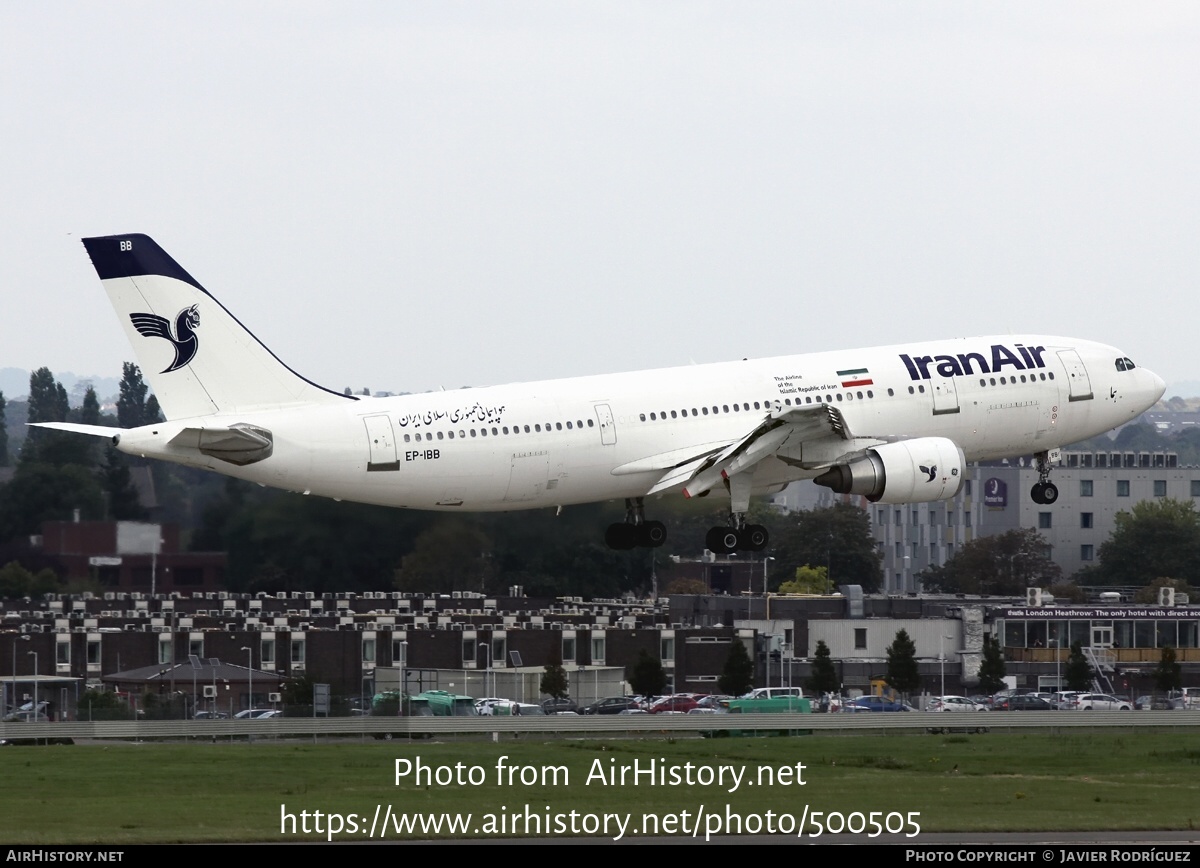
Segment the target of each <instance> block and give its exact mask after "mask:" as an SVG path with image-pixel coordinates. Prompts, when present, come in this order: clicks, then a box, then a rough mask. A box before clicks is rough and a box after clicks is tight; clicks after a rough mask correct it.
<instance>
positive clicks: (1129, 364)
mask: <svg viewBox="0 0 1200 868" xmlns="http://www.w3.org/2000/svg"><path fill="white" fill-rule="evenodd" d="M1136 367H1137V365H1135V364H1134V363H1133V359H1128V358H1125V359H1117V370H1118V371H1132V370H1133V369H1134V368H1136Z"/></svg>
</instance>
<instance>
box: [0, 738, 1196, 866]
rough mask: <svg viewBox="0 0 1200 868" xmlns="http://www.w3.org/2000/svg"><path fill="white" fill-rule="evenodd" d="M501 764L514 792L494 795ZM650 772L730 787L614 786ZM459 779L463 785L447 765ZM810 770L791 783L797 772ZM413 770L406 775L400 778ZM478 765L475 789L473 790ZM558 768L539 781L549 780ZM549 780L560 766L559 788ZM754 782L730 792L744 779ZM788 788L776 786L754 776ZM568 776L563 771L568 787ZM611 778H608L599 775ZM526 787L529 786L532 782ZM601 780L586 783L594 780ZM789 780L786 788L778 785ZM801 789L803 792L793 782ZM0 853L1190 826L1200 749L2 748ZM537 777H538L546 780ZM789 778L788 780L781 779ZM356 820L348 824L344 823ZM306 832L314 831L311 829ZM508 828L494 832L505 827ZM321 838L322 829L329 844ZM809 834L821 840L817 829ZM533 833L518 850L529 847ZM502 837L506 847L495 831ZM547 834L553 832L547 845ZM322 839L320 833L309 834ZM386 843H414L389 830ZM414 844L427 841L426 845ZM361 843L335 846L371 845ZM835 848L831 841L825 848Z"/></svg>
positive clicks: (787, 742)
mask: <svg viewBox="0 0 1200 868" xmlns="http://www.w3.org/2000/svg"><path fill="white" fill-rule="evenodd" d="M501 756H507V757H508V759H507V760H506V764H507V766H510V767H514V768H515V769H516V771H514V772H513V778H512V783H511V784H508V783H504V784H503V785H500V784H498V783H497V771H496V765H497V761H498V759H499V758H500V757H501ZM418 758H419V759H420V761H421V763H423V764H424V765H425V766H426V767H429V768H431V769H434V768H436V767H439V766H442V767H444V768H443V769H442V772H441V775H442V781H443V783H442V784H439V783H437V778H436V777H434V776H433V774H432V773H431V775H430V780H429V781H426V780H421V781H420V782H415V781H413V779H412V778H413V775H412V774H411V773H410V774H409V775H408V776H406V777H404V778H403V779H402V780H401V781H400V783H399V784H398V785H397V783H396V779H395V775H396V761H397V760H398V759H401V760H408V761H410V762H412V763H414V764H415V762H416V760H417V759H418ZM635 760H636V761H637V762H639V763H640V764H641V768H643V769H645V768H646V767H647V765H648V763H649V761H650V760H655V761H657V762H665V763H667V764H668V765H677V766H679V767H680V768H679V772H680V775H681V776H683V777H685V778H686V774H687V770H686V767H685V764H687V763H691V764H692V766H693V768H692V776H693V778H697V777H698V775H700V774H702V773H706V772H701V769H707V770H709V771H712V772H714V773H715V772H716V771H717V770H718V769H719V767H721V766H722V765H724V766H728V769H729V771H727V777H726V779H725V782H724V785H718V784H716V783H714V784H711V785H708V786H705V785H702V784H701V783H699V782H696V781H693V783H692V784H690V785H689V784H688V783H686V780H684V781H681V782H679V783H671V782H670V781H668V782H667V783H666V784H665V785H657V784H655V785H651V784H650V782H649V780H648V779H647V778H646V777H645V776H643V777H642V778H641V779H640V780H639V781H638V783H636V784H634V783H632V779H631V778H630V774H631V772H627V773H626V775H627V777H626V783H625V785H624V786H621V785H620V784H619V783H618V784H616V785H613V784H611V783H610V782H609V776H610V775H611V774H612V773H614V772H615V773H617V774H619V772H620V769H621V768H623V767H624V768H629V769H632V767H633V763H634V761H635ZM456 763H461V764H462V769H461V771H459V772H457V773H456V772H455V771H454V769H453V766H454V765H455V764H456ZM798 763H800V764H803V766H804V768H803V769H802V770H799V771H798V770H797V768H796V766H797V764H798ZM402 765H403V764H402ZM471 767H476V770H475V777H476V780H477V781H479V780H480V778H482V782H479V783H477V784H471V783H465V782H464V783H463V784H461V785H460V784H459V783H457V782H456V781H454V782H450V781H449V780H448V776H449V778H458V777H459V776H460V775H461V776H462V779H463V780H464V781H466V780H467V778H466V775H467V773H468V772H469V770H470V769H471ZM544 768H545V769H546V771H545V772H543V769H544ZM550 768H558V769H560V770H559V771H558V772H557V775H558V780H557V781H556V780H554V779H553V777H552V773H551V771H550V770H549V769H550ZM739 768H740V769H742V770H743V775H744V777H743V778H742V781H741V784H740V786H738V787H737V789H736V791H735V792H729V789H730V788H731V787H732V786H733V780H732V777H730V775H732V774H733V773H734V772H735V771H736V770H737V769H739ZM768 768H769V769H770V770H771V771H772V772H773V773H775V774H777V775H779V776H780V777H777V778H775V779H774V780H773V782H772V779H770V778H767V777H764V778H763V779H762V780H758V779H757V776H758V775H759V774H762V772H760V769H768ZM561 769H565V774H566V776H568V777H569V782H568V781H567V780H566V779H565V778H564V773H563V772H562V771H561ZM601 770H602V771H603V774H604V780H603V781H602V780H601V779H600V777H599V771H601ZM522 774H524V775H525V778H526V780H527V781H529V783H527V784H522V783H520V780H521V775H522ZM589 775H591V781H590V782H588V778H589ZM787 775H790V776H791V777H790V778H785V777H784V776H787ZM797 776H799V777H800V779H802V780H803V781H804V783H803V785H801V784H799V783H798V782H796V780H795V778H796V777H797ZM0 778H2V779H3V781H4V783H5V786H4V788H3V791H2V793H0V827H2V828H0V840H2V841H3V842H4V843H10V844H21V843H29V844H73V843H112V844H133V843H163V842H245V841H262V842H276V841H292V840H297V839H298V838H303V837H305V836H304V835H302V834H298V835H297V836H295V837H293V836H292V835H290V834H289V835H287V836H284V835H282V834H281V832H280V823H281V812H282V811H283V808H282V807H281V806H286V811H287V812H289V813H291V814H294V815H296V816H297V818H298V820H297V828H298V829H299V828H302V824H301V822H300V820H299V817H300V812H302V811H309V812H315V811H321V812H323V813H329V812H333V813H336V814H339V815H350V814H355V815H358V816H360V817H362V818H363V819H362V821H361V823H362V825H363V826H364V827H365V826H366V825H367V824H368V823H369V821H370V820H371V818H372V817H374V816H376V806H377V805H384V806H386V805H390V806H391V809H392V811H393V812H406V813H407V812H451V813H457V814H465V813H471V814H472V815H473V817H474V818H475V822H476V825H479V824H480V823H481V822H483V819H482V818H483V816H484V815H485V814H489V813H497V814H511V813H514V812H523V811H524V810H525V806H526V805H528V806H529V810H530V811H532V812H534V813H536V814H539V815H545V814H546V813H553V814H564V815H565V814H569V812H571V811H578V812H592V813H606V812H613V813H622V814H624V813H629V814H631V815H634V816H636V817H637V818H641V816H642V814H644V813H655V814H659V815H665V814H669V813H671V814H678V813H680V812H683V811H688V812H689V813H690V814H691V815H692V816H693V817H694V816H695V815H696V812H697V810H698V809H699V808H700V806H701V805H703V806H704V810H705V811H706V812H707V813H709V814H712V813H713V812H722V813H723V812H725V810H726V806H730V810H732V811H735V812H738V813H740V814H743V815H745V814H748V813H750V812H757V813H759V814H764V813H765V812H767V811H774V812H776V813H778V812H790V813H793V814H795V815H796V816H797V817H799V816H800V815H801V813H802V811H803V810H804V809H805V806H808V808H809V811H810V816H811V812H812V811H823V812H829V811H838V812H843V813H845V814H849V813H850V812H855V811H857V812H863V813H866V812H870V811H882V812H885V813H886V812H899V813H901V814H907V813H908V812H910V811H919V812H920V817H919V820H918V822H919V825H920V828H921V831H922V832H935V831H936V832H980V831H1033V830H1046V831H1088V830H1097V831H1101V830H1103V831H1108V830H1155V829H1192V828H1194V827H1195V826H1196V825H1197V824H1200V739H1197V738H1194V737H1191V736H1187V735H1180V734H1179V733H1149V734H1142V733H1137V734H1133V733H1128V732H1126V733H1122V734H1117V735H1110V734H1106V733H1096V734H1091V733H1089V734H1080V735H1045V734H1016V735H1009V734H981V735H969V736H968V735H864V736H849V737H801V738H786V739H784V738H774V739H721V740H715V741H708V740H699V739H683V740H677V741H673V740H664V739H657V740H655V739H644V740H620V741H565V740H555V741H546V742H531V741H527V740H524V739H522V740H513V741H508V742H501V743H500V744H493V743H487V742H455V743H420V742H414V743H409V742H369V743H362V742H346V743H328V744H321V745H311V744H302V743H271V744H263V743H255V744H252V745H251V744H246V743H244V742H242V743H236V744H229V743H221V744H203V743H197V744H136V745H134V744H110V745H77V746H73V747H36V748H35V747H12V748H5V749H3V750H0ZM534 778H537V780H536V781H535V780H534ZM781 778H782V779H781ZM343 822H344V821H343ZM309 825H310V828H313V827H315V818H312V817H311V815H310V821H309ZM495 825H496V826H497V828H499V820H498V819H496V820H495ZM324 828H326V826H325V825H322V829H324ZM812 830H813V829H812V827H811V826H810V829H809V831H810V832H811V831H812ZM521 831H522V830H520V829H518V834H517V835H516V836H515V837H521ZM498 834H502V835H505V836H508V837H514V836H513V835H512V827H511V826H508V827H506V832H498ZM552 836H553V835H552ZM310 837H313V838H322V839H323V838H325V837H326V836H325V835H324V834H321V835H317V834H312V835H311V836H310ZM388 837H389V838H396V837H403V836H401V835H399V834H396V833H394V832H390V833H389V835H388ZM416 837H430V836H428V835H418V836H416ZM365 838H366V835H365V832H364V831H362V830H360V831H359V832H358V833H357V834H354V835H351V834H346V833H343V834H341V835H338V836H336V837H335V840H347V839H359V840H365ZM827 840H828V839H827Z"/></svg>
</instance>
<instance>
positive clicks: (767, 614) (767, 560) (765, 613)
mask: <svg viewBox="0 0 1200 868" xmlns="http://www.w3.org/2000/svg"><path fill="white" fill-rule="evenodd" d="M773 560H775V558H769V557H767V556H766V555H763V617H764V618H770V617H771V604H770V603H769V602H768V601H767V564H769V563H770V562H771V561H773Z"/></svg>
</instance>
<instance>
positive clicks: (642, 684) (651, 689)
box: [626, 648, 667, 696]
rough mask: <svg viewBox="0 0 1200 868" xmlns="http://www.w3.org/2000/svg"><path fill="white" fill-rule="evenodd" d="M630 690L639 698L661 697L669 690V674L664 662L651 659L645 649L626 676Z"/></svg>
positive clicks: (655, 658) (639, 653)
mask: <svg viewBox="0 0 1200 868" xmlns="http://www.w3.org/2000/svg"><path fill="white" fill-rule="evenodd" d="M626 677H627V678H628V679H629V689H630V690H632V691H633V692H634V693H636V694H637V695H638V696H661V695H662V693H663V691H665V690H666V689H667V672H666V670H665V669H663V665H662V661H661V660H659V659H658V658H657V657H651V656H650V655H649V654H648V653H646V649H645V648H643V649H642V650H641V651H639V652H638V656H637V660H636V661H634V663H633V665H632V666H631V667H630V671H629V672H628V673H627V674H626Z"/></svg>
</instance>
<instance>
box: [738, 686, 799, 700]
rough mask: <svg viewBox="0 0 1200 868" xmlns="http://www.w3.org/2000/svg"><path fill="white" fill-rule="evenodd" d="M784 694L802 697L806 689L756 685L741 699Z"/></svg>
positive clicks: (776, 696)
mask: <svg viewBox="0 0 1200 868" xmlns="http://www.w3.org/2000/svg"><path fill="white" fill-rule="evenodd" d="M784 696H795V697H797V698H802V697H803V696H804V691H803V690H801V689H800V688H799V687H756V688H755V689H754V690H751V691H750V692H749V693H746V694H744V695H742V696H740V697H738V698H739V699H779V698H781V697H784Z"/></svg>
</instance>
